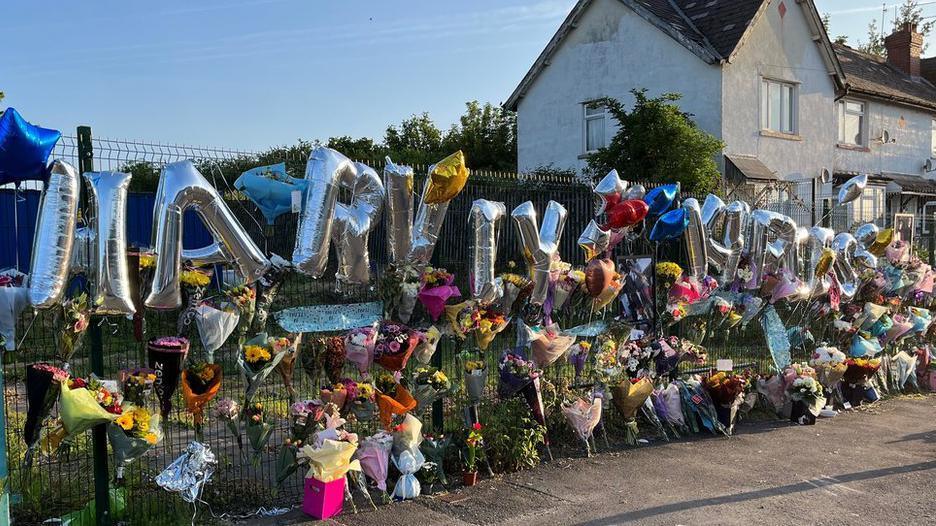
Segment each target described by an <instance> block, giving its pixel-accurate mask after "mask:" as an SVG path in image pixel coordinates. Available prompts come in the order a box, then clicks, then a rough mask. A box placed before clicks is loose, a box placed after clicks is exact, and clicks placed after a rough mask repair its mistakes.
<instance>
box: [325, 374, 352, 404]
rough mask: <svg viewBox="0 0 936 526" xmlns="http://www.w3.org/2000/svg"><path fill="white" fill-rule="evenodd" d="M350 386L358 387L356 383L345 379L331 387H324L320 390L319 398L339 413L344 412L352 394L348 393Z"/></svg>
mask: <svg viewBox="0 0 936 526" xmlns="http://www.w3.org/2000/svg"><path fill="white" fill-rule="evenodd" d="M349 384H354V385H356V382H354V381H353V380H351V379H348V378H345V379H344V380H342V381H340V382H335V383H334V384H333V385H331V386H330V387H323V388H321V389H319V398H321V400H322V403H323V404H326V405H328V404H332V405H334V406H335V409H337V410H338V412H342V411H343V410H344V407H345V403H347V401H348V396H349V394H350V393H348V385H349Z"/></svg>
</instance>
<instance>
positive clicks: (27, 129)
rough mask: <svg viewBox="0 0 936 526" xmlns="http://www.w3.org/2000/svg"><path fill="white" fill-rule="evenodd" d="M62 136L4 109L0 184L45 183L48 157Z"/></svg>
mask: <svg viewBox="0 0 936 526" xmlns="http://www.w3.org/2000/svg"><path fill="white" fill-rule="evenodd" d="M61 136H62V133H61V132H60V131H58V130H47V129H46V128H40V127H39V126H35V125H32V124H30V123H28V122H26V120H25V119H23V117H21V116H20V114H19V113H18V112H17V111H16V110H15V109H13V108H7V109H6V111H4V112H3V115H0V184H6V183H18V182H20V181H29V180H33V181H42V180H45V178H46V171H47V170H46V165H47V164H48V161H49V155H50V154H51V153H52V148H54V147H55V143H56V142H58V140H59V137H61Z"/></svg>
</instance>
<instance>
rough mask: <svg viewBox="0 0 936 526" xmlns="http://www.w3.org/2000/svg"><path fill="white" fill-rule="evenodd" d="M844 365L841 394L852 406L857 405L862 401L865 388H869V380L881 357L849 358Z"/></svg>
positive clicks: (877, 367) (878, 365)
mask: <svg viewBox="0 0 936 526" xmlns="http://www.w3.org/2000/svg"><path fill="white" fill-rule="evenodd" d="M845 365H846V367H847V368H846V369H845V374H844V375H843V376H842V395H843V396H844V397H845V400H846V401H847V402H849V403H850V404H851V405H852V407H857V406H859V405H861V403H862V401H864V399H865V396H866V393H867V390H868V389H870V388H871V387H870V385H869V381H870V379H871V377H872V376H874V374H875V373H877V371H878V369H879V368H880V367H881V359H880V358H849V359H848V360H847V361H846V362H845Z"/></svg>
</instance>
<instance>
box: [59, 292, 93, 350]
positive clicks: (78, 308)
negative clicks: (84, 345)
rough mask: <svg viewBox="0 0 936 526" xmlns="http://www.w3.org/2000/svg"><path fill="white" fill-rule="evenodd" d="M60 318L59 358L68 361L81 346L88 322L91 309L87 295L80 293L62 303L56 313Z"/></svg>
mask: <svg viewBox="0 0 936 526" xmlns="http://www.w3.org/2000/svg"><path fill="white" fill-rule="evenodd" d="M58 316H59V317H60V319H61V320H62V322H61V324H62V333H61V337H62V340H61V345H60V347H59V348H60V352H59V358H60V359H61V360H62V361H63V362H65V363H68V360H70V359H71V357H72V356H73V355H74V354H75V351H77V350H78V348H79V347H80V346H81V340H82V338H83V337H84V334H85V331H87V330H88V324H89V323H90V317H91V309H90V306H89V305H88V295H87V294H85V293H81V294H79V295H78V296H75V297H74V298H69V299H67V300H65V302H64V303H62V310H61V312H60V313H58ZM66 368H67V367H66Z"/></svg>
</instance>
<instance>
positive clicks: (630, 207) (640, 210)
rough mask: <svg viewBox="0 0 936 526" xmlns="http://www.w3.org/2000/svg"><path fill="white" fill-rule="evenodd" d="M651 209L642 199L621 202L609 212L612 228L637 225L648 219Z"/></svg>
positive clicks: (610, 208) (609, 224) (609, 225)
mask: <svg viewBox="0 0 936 526" xmlns="http://www.w3.org/2000/svg"><path fill="white" fill-rule="evenodd" d="M649 211H650V207H649V206H647V203H645V202H644V201H643V200H642V199H629V200H627V201H621V202H620V203H617V204H616V205H614V206H612V207H609V208H608V210H607V214H608V224H607V227H610V228H627V227H631V226H634V225H636V224H637V223H639V222H641V221H643V219H644V218H645V217H647V212H649Z"/></svg>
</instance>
